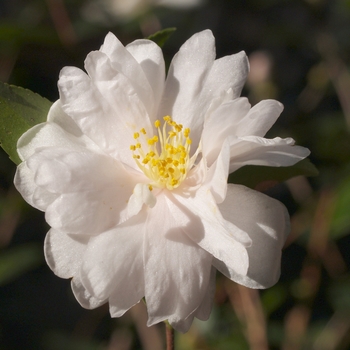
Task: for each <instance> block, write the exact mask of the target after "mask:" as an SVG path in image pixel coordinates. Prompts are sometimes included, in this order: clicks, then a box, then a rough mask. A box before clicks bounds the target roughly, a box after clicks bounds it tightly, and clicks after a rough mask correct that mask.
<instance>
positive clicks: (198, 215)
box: [169, 186, 251, 274]
mask: <svg viewBox="0 0 350 350" xmlns="http://www.w3.org/2000/svg"><path fill="white" fill-rule="evenodd" d="M174 195H175V196H174V197H175V198H176V200H175V199H174V201H175V204H172V202H169V203H170V204H169V206H170V210H171V212H172V215H173V216H174V217H176V221H177V224H178V225H181V227H184V228H183V230H184V231H185V232H186V233H187V235H188V236H189V237H190V238H191V239H192V240H193V241H194V242H196V243H197V244H198V245H199V246H200V247H202V248H203V249H205V250H206V251H207V252H208V253H210V254H212V255H213V256H214V257H216V258H217V259H219V260H222V261H225V263H226V264H227V265H229V266H230V267H231V268H232V269H234V270H235V271H237V273H239V274H245V273H246V272H247V270H248V255H247V251H246V246H249V245H250V244H251V240H250V238H249V236H248V235H247V233H246V232H244V231H242V230H241V229H240V228H238V227H237V226H236V225H234V224H233V223H232V222H230V221H227V220H225V219H224V218H223V217H222V215H221V213H220V211H219V209H218V207H217V204H216V203H215V200H214V198H213V196H212V194H211V192H210V190H209V189H208V188H206V187H204V186H202V187H201V188H199V189H198V190H197V191H196V192H195V193H191V194H190V195H188V196H183V195H181V194H179V193H176V194H175V193H174ZM176 201H178V203H176Z"/></svg>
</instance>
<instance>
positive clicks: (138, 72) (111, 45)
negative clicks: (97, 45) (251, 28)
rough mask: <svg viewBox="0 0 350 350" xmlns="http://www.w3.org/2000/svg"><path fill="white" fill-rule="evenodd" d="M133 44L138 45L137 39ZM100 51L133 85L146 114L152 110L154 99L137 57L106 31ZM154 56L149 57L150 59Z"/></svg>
mask: <svg viewBox="0 0 350 350" xmlns="http://www.w3.org/2000/svg"><path fill="white" fill-rule="evenodd" d="M134 43H135V44H132V45H133V46H137V45H140V43H139V42H138V41H136V42H134ZM100 52H101V53H103V54H105V55H106V56H107V57H108V58H109V60H110V62H111V65H112V67H113V70H115V71H117V72H119V73H122V75H124V76H125V77H126V78H127V79H128V81H130V84H131V85H132V86H133V89H134V90H135V92H136V94H137V96H138V98H139V99H140V101H141V102H142V104H143V105H144V106H145V108H146V111H147V113H148V115H151V114H152V113H153V111H154V106H155V101H154V95H153V90H152V88H151V85H150V83H149V80H148V76H147V75H146V74H145V72H144V70H143V67H142V66H141V65H140V63H139V62H138V61H137V58H136V57H134V56H133V54H132V53H131V52H130V51H129V50H128V49H127V48H126V47H124V45H123V44H122V43H121V42H120V41H119V39H118V38H117V37H116V36H115V35H114V34H112V33H108V34H107V35H106V37H105V40H104V43H103V45H102V46H101V49H100ZM147 53H148V52H147ZM153 57H154V56H152V57H150V58H149V59H152V58H153Z"/></svg>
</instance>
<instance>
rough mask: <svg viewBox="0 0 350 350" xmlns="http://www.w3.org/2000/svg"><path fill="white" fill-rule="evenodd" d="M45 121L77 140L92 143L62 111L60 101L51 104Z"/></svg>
mask: <svg viewBox="0 0 350 350" xmlns="http://www.w3.org/2000/svg"><path fill="white" fill-rule="evenodd" d="M47 121H48V122H50V123H53V124H56V125H58V126H60V127H61V128H62V129H63V130H64V131H66V132H67V133H69V134H72V135H74V136H76V137H78V138H79V139H83V140H84V141H85V143H92V141H91V140H90V139H89V138H87V137H86V136H85V135H84V134H83V132H82V131H81V130H80V129H79V127H78V125H77V124H76V123H75V122H74V121H73V119H72V118H71V117H70V116H68V115H67V114H66V113H65V112H64V111H63V109H62V102H61V100H57V101H56V102H54V103H53V105H52V106H51V108H50V110H49V114H48V115H47Z"/></svg>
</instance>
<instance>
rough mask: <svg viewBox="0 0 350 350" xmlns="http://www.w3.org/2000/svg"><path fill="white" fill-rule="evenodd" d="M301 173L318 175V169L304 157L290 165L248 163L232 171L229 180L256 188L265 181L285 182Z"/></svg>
mask: <svg viewBox="0 0 350 350" xmlns="http://www.w3.org/2000/svg"><path fill="white" fill-rule="evenodd" d="M299 175H304V176H317V175H318V170H317V169H316V167H315V166H314V165H313V164H312V163H311V162H310V160H309V159H303V160H302V161H300V162H298V163H297V164H295V165H293V166H289V167H268V166H260V165H246V166H244V167H242V168H240V169H238V170H237V171H235V172H234V173H232V174H231V175H230V176H229V179H228V182H230V183H235V184H239V185H245V186H247V187H250V188H255V187H256V186H257V185H258V184H259V183H261V182H264V181H276V182H283V181H286V180H288V179H290V178H292V177H295V176H299Z"/></svg>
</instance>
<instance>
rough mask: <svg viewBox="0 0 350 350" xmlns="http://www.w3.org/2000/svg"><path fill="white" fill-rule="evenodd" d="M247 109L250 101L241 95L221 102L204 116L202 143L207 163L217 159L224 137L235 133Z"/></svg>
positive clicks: (209, 163)
mask: <svg viewBox="0 0 350 350" xmlns="http://www.w3.org/2000/svg"><path fill="white" fill-rule="evenodd" d="M249 110H250V103H249V102H248V100H247V99H246V98H244V97H242V98H237V99H235V100H233V101H229V102H226V103H224V104H222V105H221V106H219V107H218V108H217V109H216V110H215V111H214V112H213V113H211V114H210V115H209V116H208V117H207V118H206V120H205V123H204V129H203V135H202V145H203V155H204V156H205V157H206V159H207V162H208V165H211V164H212V163H213V162H214V161H215V160H216V159H217V156H218V154H219V152H220V150H221V148H222V144H223V142H224V141H225V139H226V138H227V137H228V136H230V135H236V132H237V126H238V125H239V123H240V122H241V120H242V119H244V116H245V115H246V114H247V113H248V112H249Z"/></svg>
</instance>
